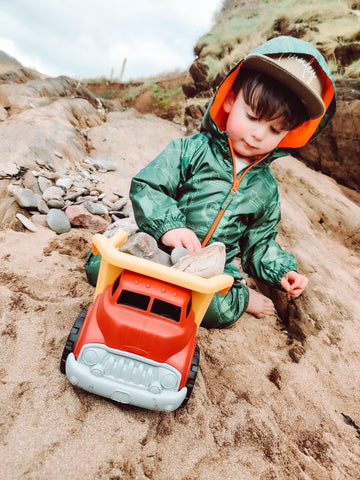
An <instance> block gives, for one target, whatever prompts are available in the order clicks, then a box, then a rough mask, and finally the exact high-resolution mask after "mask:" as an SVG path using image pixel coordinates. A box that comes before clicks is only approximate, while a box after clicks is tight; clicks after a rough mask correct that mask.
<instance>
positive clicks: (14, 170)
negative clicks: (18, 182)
mask: <svg viewBox="0 0 360 480" xmlns="http://www.w3.org/2000/svg"><path fill="white" fill-rule="evenodd" d="M19 171H20V167H18V166H17V165H16V164H15V163H12V162H7V163H3V164H2V165H1V167H0V177H15V176H16V175H17V174H18V173H19Z"/></svg>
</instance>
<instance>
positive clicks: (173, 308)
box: [151, 298, 181, 322]
mask: <svg viewBox="0 0 360 480" xmlns="http://www.w3.org/2000/svg"><path fill="white" fill-rule="evenodd" d="M151 313H155V314H156V315H161V316H162V317H166V318H170V319H171V320H174V321H175V322H180V315H181V308H180V307H178V306H177V305H173V304H172V303H168V302H164V301H163V300H159V299H158V298H155V299H154V302H153V304H152V307H151Z"/></svg>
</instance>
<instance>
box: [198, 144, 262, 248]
mask: <svg viewBox="0 0 360 480" xmlns="http://www.w3.org/2000/svg"><path fill="white" fill-rule="evenodd" d="M229 147H230V152H231V158H232V163H233V178H234V180H233V184H232V187H231V189H230V191H229V193H228V195H227V197H226V199H225V201H224V202H223V204H222V207H221V208H220V210H219V211H218V214H217V215H216V217H215V220H214V221H213V223H212V225H211V227H210V229H209V231H208V233H207V235H206V237H205V239H204V240H203V242H202V244H201V247H202V248H204V247H205V246H206V245H207V244H208V242H209V240H210V238H211V237H212V236H213V234H214V232H215V230H216V228H217V226H218V224H219V222H220V220H221V218H222V216H223V215H224V213H225V210H226V209H227V207H228V206H229V205H230V202H231V201H232V199H233V198H234V196H235V194H236V192H237V190H238V188H239V186H240V183H241V181H242V179H243V178H244V177H245V175H246V174H247V173H248V171H249V170H251V169H252V168H253V167H255V165H258V164H259V163H260V162H262V161H263V160H265V158H266V157H268V155H269V154H268V153H266V154H265V155H263V156H262V157H260V158H259V159H258V160H256V161H255V162H254V163H252V164H251V165H249V166H248V167H247V168H246V170H245V171H244V172H243V173H242V174H241V175H240V177H239V178H236V163H235V155H234V150H233V147H232V144H231V140H230V138H229Z"/></svg>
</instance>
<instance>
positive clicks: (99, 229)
mask: <svg viewBox="0 0 360 480" xmlns="http://www.w3.org/2000/svg"><path fill="white" fill-rule="evenodd" d="M66 215H67V217H68V219H69V221H70V223H71V225H76V226H79V227H85V228H87V229H88V230H90V232H92V233H104V232H105V230H106V229H107V228H108V226H109V222H107V221H106V220H105V219H104V218H102V217H100V216H99V215H93V214H92V213H90V212H89V211H88V210H87V209H86V208H85V207H84V205H70V206H69V207H67V209H66Z"/></svg>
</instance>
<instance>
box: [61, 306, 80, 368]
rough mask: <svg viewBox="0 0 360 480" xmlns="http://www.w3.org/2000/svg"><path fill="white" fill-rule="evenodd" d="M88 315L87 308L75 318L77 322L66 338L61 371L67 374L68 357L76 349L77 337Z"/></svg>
mask: <svg viewBox="0 0 360 480" xmlns="http://www.w3.org/2000/svg"><path fill="white" fill-rule="evenodd" d="M85 317H86V310H83V311H82V312H81V313H80V315H79V316H78V317H77V319H76V320H75V323H74V325H73V327H72V329H71V331H70V334H69V336H68V338H67V340H66V344H65V347H64V351H63V354H62V356H61V360H60V372H61V373H63V374H65V365H66V359H67V357H68V355H69V353H72V352H73V351H74V348H75V345H76V342H77V339H78V337H79V333H80V330H81V327H82V326H83V323H84V320H85Z"/></svg>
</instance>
